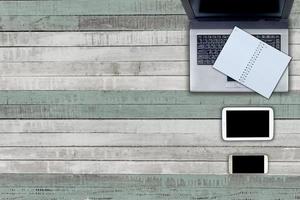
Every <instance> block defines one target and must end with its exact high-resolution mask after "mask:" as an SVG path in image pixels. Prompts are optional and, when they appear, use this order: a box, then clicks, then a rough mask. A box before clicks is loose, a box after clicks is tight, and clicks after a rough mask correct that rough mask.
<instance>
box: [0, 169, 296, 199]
mask: <svg viewBox="0 0 300 200" xmlns="http://www.w3.org/2000/svg"><path fill="white" fill-rule="evenodd" d="M0 177H1V179H0V195H1V198H4V199H8V200H12V199H16V198H17V199H22V200H25V199H26V200H27V199H28V200H29V199H30V200H32V199H44V200H50V199H52V200H53V199H55V200H57V199H76V200H77V199H78V200H79V199H80V200H82V199H148V200H150V199H222V200H224V199H252V200H256V199H259V200H261V199H264V200H268V199H270V200H271V199H285V200H297V199H299V195H300V177H299V176H295V177H290V176H206V175H43V174H26V175H24V174H4V175H0Z"/></svg>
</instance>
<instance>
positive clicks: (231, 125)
mask: <svg viewBox="0 0 300 200" xmlns="http://www.w3.org/2000/svg"><path fill="white" fill-rule="evenodd" d="M269 129H270V122H269V111H268V110H248V111H247V110H241V111H239V110H227V112H226V135H227V137H228V138H236V137H238V138H243V137H247V138H249V137H250V138H251V137H269V134H270V133H269V131H270V130H269Z"/></svg>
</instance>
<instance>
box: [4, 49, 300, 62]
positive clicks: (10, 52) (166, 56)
mask: <svg viewBox="0 0 300 200" xmlns="http://www.w3.org/2000/svg"><path fill="white" fill-rule="evenodd" d="M188 52H189V50H188V47H187V46H142V47H140V46H138V47H137V46H135V47H16V48H10V47H3V48H0V60H1V61H5V62H15V61H73V62H75V61H102V62H104V61H187V60H189V59H188ZM290 55H291V56H292V57H293V59H294V60H299V59H300V45H290Z"/></svg>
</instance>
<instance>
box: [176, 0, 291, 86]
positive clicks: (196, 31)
mask: <svg viewBox="0 0 300 200" xmlns="http://www.w3.org/2000/svg"><path fill="white" fill-rule="evenodd" d="M181 1H182V5H183V7H184V9H185V11H186V13H187V16H188V18H189V20H190V23H189V25H190V26H189V27H190V91H191V92H251V91H252V90H250V89H248V88H246V87H244V86H243V85H241V84H239V83H238V82H236V81H234V80H233V79H231V78H230V77H227V76H226V75H224V74H222V73H221V72H218V71H216V70H215V69H213V68H212V66H213V64H214V62H215V60H216V59H217V57H218V55H219V53H220V51H221V50H222V48H223V46H224V45H225V43H226V41H227V39H228V37H229V35H230V33H231V31H232V29H233V28H234V27H235V26H238V27H239V28H242V29H244V30H245V31H246V32H248V33H250V34H252V35H253V36H255V37H257V38H258V39H260V40H262V41H264V42H266V43H267V44H269V45H271V46H273V47H275V48H276V49H278V50H280V51H282V52H284V53H286V54H288V17H289V14H290V12H291V8H292V5H293V0H181ZM242 47H243V46H242V44H241V48H242ZM237 59H238V58H237ZM288 81H289V80H288V69H287V70H286V71H285V72H284V74H283V75H282V77H281V79H280V81H279V83H278V85H277V86H276V88H275V90H274V91H275V92H287V91H288V85H289V83H288Z"/></svg>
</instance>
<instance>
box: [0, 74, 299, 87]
mask: <svg viewBox="0 0 300 200" xmlns="http://www.w3.org/2000/svg"><path fill="white" fill-rule="evenodd" d="M289 78H290V86H289V89H290V90H300V76H290V77H289ZM0 90H189V76H103V77H91V76H90V77H0Z"/></svg>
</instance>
